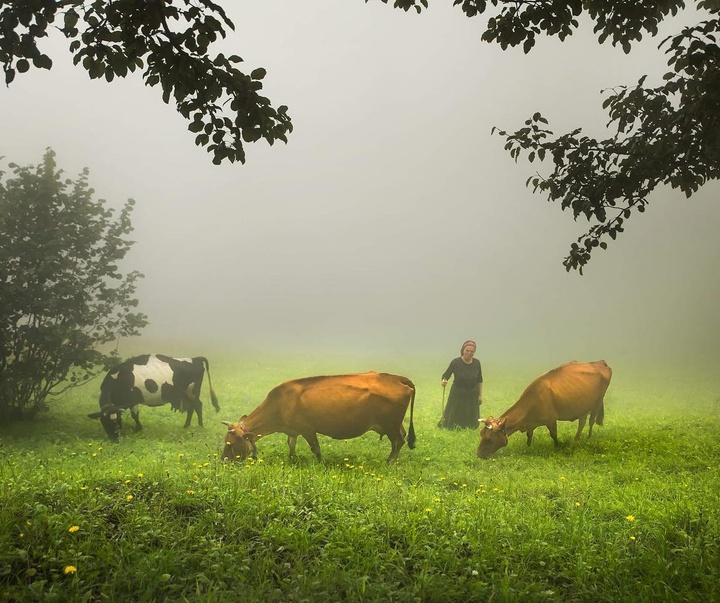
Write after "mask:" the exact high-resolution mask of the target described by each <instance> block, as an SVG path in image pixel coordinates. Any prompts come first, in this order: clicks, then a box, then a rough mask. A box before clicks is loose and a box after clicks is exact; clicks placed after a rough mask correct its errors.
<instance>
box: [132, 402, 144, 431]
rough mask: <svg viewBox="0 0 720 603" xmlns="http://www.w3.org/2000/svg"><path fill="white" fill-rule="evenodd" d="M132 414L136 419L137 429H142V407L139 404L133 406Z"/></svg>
mask: <svg viewBox="0 0 720 603" xmlns="http://www.w3.org/2000/svg"><path fill="white" fill-rule="evenodd" d="M130 416H131V417H132V418H133V420H134V421H135V431H140V430H141V429H142V424H141V423H140V409H139V408H138V407H137V406H131V407H130Z"/></svg>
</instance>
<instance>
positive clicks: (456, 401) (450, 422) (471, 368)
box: [438, 340, 483, 429]
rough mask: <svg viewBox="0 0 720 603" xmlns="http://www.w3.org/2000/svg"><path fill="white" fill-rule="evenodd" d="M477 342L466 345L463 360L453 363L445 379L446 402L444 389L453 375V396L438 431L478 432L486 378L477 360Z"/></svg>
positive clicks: (449, 399)
mask: <svg viewBox="0 0 720 603" xmlns="http://www.w3.org/2000/svg"><path fill="white" fill-rule="evenodd" d="M476 349H477V346H476V345H475V342H474V341H470V340H468V341H466V342H465V343H463V344H462V347H461V348H460V357H459V358H455V359H453V360H452V361H451V362H450V366H448V368H447V370H446V371H445V372H444V373H443V375H442V386H443V398H444V397H445V395H444V390H445V386H446V385H447V382H448V379H450V376H451V375H454V379H453V382H452V385H451V386H450V395H449V396H448V401H447V405H446V406H445V410H444V412H443V416H442V419H440V422H439V423H438V427H445V428H447V429H453V428H456V427H459V428H464V429H477V427H478V423H479V421H480V405H481V404H482V390H483V377H482V367H481V366H480V361H479V360H478V359H477V358H474V356H475V350H476Z"/></svg>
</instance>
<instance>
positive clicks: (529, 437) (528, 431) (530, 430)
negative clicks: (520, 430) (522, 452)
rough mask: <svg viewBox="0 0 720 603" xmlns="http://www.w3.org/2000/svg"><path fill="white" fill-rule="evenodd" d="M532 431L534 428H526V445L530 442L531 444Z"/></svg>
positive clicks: (533, 431)
mask: <svg viewBox="0 0 720 603" xmlns="http://www.w3.org/2000/svg"><path fill="white" fill-rule="evenodd" d="M533 433H535V430H534V429H528V430H527V445H528V446H530V444H532V439H533Z"/></svg>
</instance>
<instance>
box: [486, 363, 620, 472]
mask: <svg viewBox="0 0 720 603" xmlns="http://www.w3.org/2000/svg"><path fill="white" fill-rule="evenodd" d="M611 377H612V369H610V367H609V366H608V365H607V363H606V362H605V361H604V360H597V361H595V362H588V363H581V362H577V361H575V360H573V361H572V362H568V363H567V364H563V365H561V366H559V367H557V368H555V369H553V370H551V371H548V372H547V373H545V374H543V375H540V376H539V377H538V378H537V379H535V381H533V382H532V383H531V384H530V385H528V387H527V388H526V389H525V391H524V392H523V393H522V395H521V396H520V399H519V400H518V401H517V402H515V404H513V405H512V406H511V407H510V408H508V409H507V410H506V411H505V412H504V413H503V414H502V415H501V416H500V417H499V418H497V419H494V418H493V417H488V418H487V419H480V421H481V422H484V424H485V427H484V428H483V429H482V430H481V432H480V444H479V445H478V449H477V455H478V456H479V457H480V458H483V459H484V458H488V457H489V456H491V455H492V454H493V453H494V452H495V451H496V450H497V449H498V448H502V447H503V446H507V443H508V437H509V436H510V435H512V434H513V433H515V432H516V431H523V432H527V445H528V446H530V444H532V438H533V431H534V430H535V428H536V427H539V426H541V425H545V426H546V427H547V428H548V431H549V432H550V436H551V437H552V439H553V441H554V442H555V445H556V446H557V445H558V444H559V442H558V438H557V422H558V421H575V420H577V421H578V429H577V433H576V434H575V440H576V441H577V440H579V439H580V434H581V433H582V430H583V427H585V421H586V420H587V418H588V416H589V417H590V429H589V433H588V438H589V437H591V436H592V428H593V425H594V424H595V423H597V424H598V425H602V424H603V418H604V415H605V406H604V403H603V397H604V396H605V391H606V390H607V388H608V385H610V378H611Z"/></svg>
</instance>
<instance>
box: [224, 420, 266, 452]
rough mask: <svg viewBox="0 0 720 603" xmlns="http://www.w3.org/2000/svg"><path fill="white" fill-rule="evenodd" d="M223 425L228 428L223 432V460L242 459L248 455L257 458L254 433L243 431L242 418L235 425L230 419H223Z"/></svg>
mask: <svg viewBox="0 0 720 603" xmlns="http://www.w3.org/2000/svg"><path fill="white" fill-rule="evenodd" d="M243 418H245V417H243ZM223 425H227V428H228V430H227V433H226V434H225V448H224V449H223V453H222V459H223V460H224V461H225V460H230V461H237V460H242V459H246V458H247V457H248V456H252V457H253V458H257V447H256V446H255V441H256V440H257V436H256V435H255V434H254V433H249V432H247V431H245V428H244V427H243V426H242V419H240V422H239V423H238V424H237V425H235V424H233V423H230V421H223Z"/></svg>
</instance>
